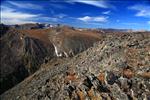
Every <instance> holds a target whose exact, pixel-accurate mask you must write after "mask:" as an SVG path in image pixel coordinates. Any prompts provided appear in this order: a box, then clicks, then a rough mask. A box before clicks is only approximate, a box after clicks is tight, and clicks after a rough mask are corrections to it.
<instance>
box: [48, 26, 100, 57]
mask: <svg viewBox="0 0 150 100" xmlns="http://www.w3.org/2000/svg"><path fill="white" fill-rule="evenodd" d="M100 38H101V36H100V34H98V33H94V32H92V31H91V32H87V31H85V32H84V31H82V32H80V31H77V30H75V29H72V28H69V27H57V28H55V29H53V30H52V31H51V32H49V39H50V41H51V43H52V44H53V45H54V48H55V53H56V55H57V56H58V57H62V56H65V57H69V56H74V55H76V54H77V53H80V52H82V51H84V50H86V49H87V48H89V47H91V46H93V44H94V42H96V41H99V40H100Z"/></svg>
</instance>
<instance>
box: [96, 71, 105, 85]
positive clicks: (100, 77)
mask: <svg viewBox="0 0 150 100" xmlns="http://www.w3.org/2000/svg"><path fill="white" fill-rule="evenodd" d="M97 78H98V79H99V80H100V81H101V82H102V83H104V82H105V74H104V73H100V74H99V75H98V77H97Z"/></svg>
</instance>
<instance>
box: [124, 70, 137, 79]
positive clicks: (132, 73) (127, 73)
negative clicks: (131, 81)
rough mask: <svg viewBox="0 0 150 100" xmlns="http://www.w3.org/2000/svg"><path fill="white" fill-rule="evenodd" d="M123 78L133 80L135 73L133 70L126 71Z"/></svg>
mask: <svg viewBox="0 0 150 100" xmlns="http://www.w3.org/2000/svg"><path fill="white" fill-rule="evenodd" d="M123 76H124V77H126V78H132V77H133V76H134V72H133V71H132V70H131V69H124V70H123Z"/></svg>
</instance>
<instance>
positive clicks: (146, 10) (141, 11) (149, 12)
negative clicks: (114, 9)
mask: <svg viewBox="0 0 150 100" xmlns="http://www.w3.org/2000/svg"><path fill="white" fill-rule="evenodd" d="M128 9H131V10H136V11H137V13H136V14H135V16H140V17H147V18H150V6H148V5H133V6H130V7H128Z"/></svg>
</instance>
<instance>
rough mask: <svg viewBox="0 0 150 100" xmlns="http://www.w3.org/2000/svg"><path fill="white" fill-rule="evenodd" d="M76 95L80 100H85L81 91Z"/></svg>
mask: <svg viewBox="0 0 150 100" xmlns="http://www.w3.org/2000/svg"><path fill="white" fill-rule="evenodd" d="M77 94H78V96H79V98H80V100H85V96H84V93H83V92H82V91H80V90H78V91H77Z"/></svg>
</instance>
